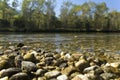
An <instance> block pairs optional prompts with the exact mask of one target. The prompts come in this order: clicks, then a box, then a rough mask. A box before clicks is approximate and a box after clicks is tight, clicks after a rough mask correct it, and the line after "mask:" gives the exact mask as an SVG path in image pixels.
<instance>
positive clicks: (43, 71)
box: [35, 69, 47, 76]
mask: <svg viewBox="0 0 120 80" xmlns="http://www.w3.org/2000/svg"><path fill="white" fill-rule="evenodd" d="M46 72H47V70H43V69H38V70H37V71H36V73H35V74H36V76H43V75H44V73H46Z"/></svg>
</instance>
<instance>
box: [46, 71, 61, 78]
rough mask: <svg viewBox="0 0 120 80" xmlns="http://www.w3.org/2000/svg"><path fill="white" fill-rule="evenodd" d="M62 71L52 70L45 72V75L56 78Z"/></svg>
mask: <svg viewBox="0 0 120 80" xmlns="http://www.w3.org/2000/svg"><path fill="white" fill-rule="evenodd" d="M60 74H61V73H60V72H59V71H56V70H55V71H50V72H47V73H45V77H46V78H47V79H50V78H56V77H57V76H59V75H60Z"/></svg>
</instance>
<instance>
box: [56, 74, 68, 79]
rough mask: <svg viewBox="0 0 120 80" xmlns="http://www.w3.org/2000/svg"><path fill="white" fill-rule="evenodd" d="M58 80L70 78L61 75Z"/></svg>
mask: <svg viewBox="0 0 120 80" xmlns="http://www.w3.org/2000/svg"><path fill="white" fill-rule="evenodd" d="M57 80H68V77H67V76H66V75H60V76H58V77H57Z"/></svg>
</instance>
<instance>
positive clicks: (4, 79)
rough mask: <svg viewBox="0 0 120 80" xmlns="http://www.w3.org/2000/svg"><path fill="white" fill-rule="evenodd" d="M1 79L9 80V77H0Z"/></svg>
mask: <svg viewBox="0 0 120 80" xmlns="http://www.w3.org/2000/svg"><path fill="white" fill-rule="evenodd" d="M0 80H8V77H3V78H0Z"/></svg>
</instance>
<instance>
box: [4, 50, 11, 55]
mask: <svg viewBox="0 0 120 80" xmlns="http://www.w3.org/2000/svg"><path fill="white" fill-rule="evenodd" d="M12 52H13V50H11V49H7V50H5V51H4V54H10V53H12Z"/></svg>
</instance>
